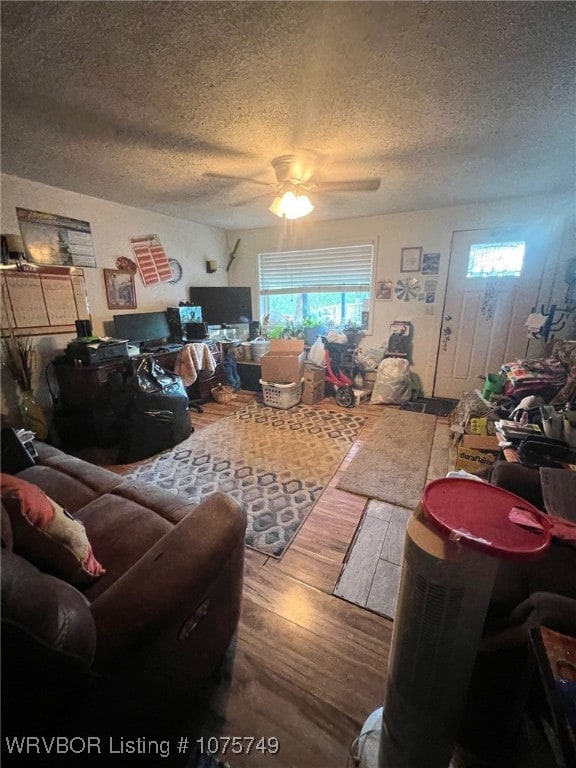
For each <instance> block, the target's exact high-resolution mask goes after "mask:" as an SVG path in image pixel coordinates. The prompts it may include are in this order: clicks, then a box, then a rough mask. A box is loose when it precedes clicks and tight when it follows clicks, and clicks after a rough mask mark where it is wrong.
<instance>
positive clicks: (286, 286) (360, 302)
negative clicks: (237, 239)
mask: <svg viewBox="0 0 576 768" xmlns="http://www.w3.org/2000/svg"><path fill="white" fill-rule="evenodd" d="M373 258H374V244H373V243H365V244H360V245H350V246H341V247H335V248H318V249H314V250H308V251H283V252H277V253H261V254H260V257H259V266H260V310H261V315H262V316H267V315H268V316H269V317H270V325H272V326H274V325H278V326H281V325H285V324H286V323H290V322H292V323H294V324H298V323H301V322H302V321H303V320H304V319H305V318H314V319H317V320H319V321H321V323H322V324H323V325H335V326H343V325H344V324H350V323H354V324H356V325H358V326H360V327H366V328H367V327H368V322H369V320H368V318H369V307H370V304H371V300H372V284H373V280H372V268H373Z"/></svg>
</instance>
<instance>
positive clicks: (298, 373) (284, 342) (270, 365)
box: [260, 339, 305, 384]
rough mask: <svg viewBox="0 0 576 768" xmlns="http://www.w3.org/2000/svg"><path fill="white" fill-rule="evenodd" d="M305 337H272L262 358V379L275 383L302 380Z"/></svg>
mask: <svg viewBox="0 0 576 768" xmlns="http://www.w3.org/2000/svg"><path fill="white" fill-rule="evenodd" d="M304 358H305V353H304V339H272V340H271V341H270V350H269V351H268V352H266V354H265V355H264V356H263V357H262V359H261V360H260V365H261V366H262V380H263V381H269V382H270V383H274V384H290V383H291V382H297V381H300V380H301V379H302V377H303V375H304Z"/></svg>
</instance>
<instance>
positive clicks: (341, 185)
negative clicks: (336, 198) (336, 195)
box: [318, 178, 380, 192]
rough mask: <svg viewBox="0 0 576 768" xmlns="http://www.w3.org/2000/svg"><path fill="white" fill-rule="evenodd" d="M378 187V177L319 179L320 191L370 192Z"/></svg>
mask: <svg viewBox="0 0 576 768" xmlns="http://www.w3.org/2000/svg"><path fill="white" fill-rule="evenodd" d="M379 188H380V179H377V178H376V179H357V180H356V181H320V182H318V191H320V192H371V191H375V190H377V189H379Z"/></svg>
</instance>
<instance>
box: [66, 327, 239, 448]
mask: <svg viewBox="0 0 576 768" xmlns="http://www.w3.org/2000/svg"><path fill="white" fill-rule="evenodd" d="M206 344H208V346H209V348H210V351H211V352H212V354H213V356H214V359H215V361H216V370H215V371H214V372H208V371H201V372H200V373H199V375H198V379H197V381H196V382H195V383H194V384H193V385H192V386H191V387H189V388H188V390H187V391H188V394H189V396H190V399H192V400H196V399H197V400H202V401H203V400H207V399H209V398H211V396H212V395H211V389H212V387H215V386H216V385H217V384H218V383H220V382H222V383H226V380H227V379H226V373H225V371H224V368H223V366H222V353H221V349H220V345H219V344H218V343H217V342H214V341H206ZM177 354H178V350H175V351H169V352H156V353H152V356H153V357H154V359H155V360H156V362H157V363H158V364H159V365H160V366H161V367H162V368H164V370H166V371H171V370H172V369H173V366H174V362H175V360H176V356H177ZM141 359H142V356H141V355H138V356H136V357H131V358H128V359H120V360H117V361H112V362H109V363H105V364H104V365H82V366H75V365H74V364H73V362H72V361H71V360H70V359H69V358H68V357H66V356H65V355H64V356H62V357H59V358H56V360H54V372H55V375H56V380H57V382H58V389H59V393H60V402H59V408H58V409H57V411H56V412H55V414H54V422H55V426H56V430H57V432H58V435H59V437H60V439H61V441H62V447H63V448H85V447H88V446H97V447H101V448H106V447H110V445H111V443H110V438H109V434H108V430H107V427H106V424H103V423H102V422H101V410H102V408H101V406H102V398H103V396H104V395H105V393H106V389H105V388H106V386H107V385H109V384H110V382H111V381H113V380H114V378H115V377H121V376H122V374H123V373H124V372H125V371H126V370H127V367H128V366H129V365H130V364H132V365H135V366H136V367H137V366H138V363H139V361H140V360H141Z"/></svg>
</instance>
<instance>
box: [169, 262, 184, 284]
mask: <svg viewBox="0 0 576 768" xmlns="http://www.w3.org/2000/svg"><path fill="white" fill-rule="evenodd" d="M168 264H169V265H170V270H171V271H172V279H171V280H168V282H169V283H177V282H178V281H179V280H181V279H182V274H183V270H182V264H180V262H179V261H176V259H168Z"/></svg>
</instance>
